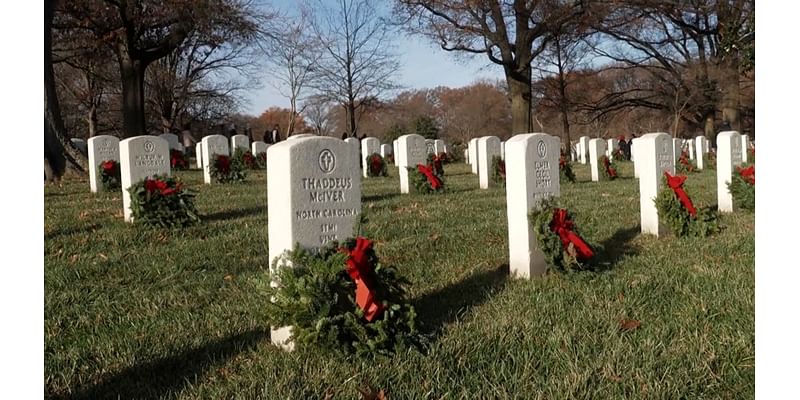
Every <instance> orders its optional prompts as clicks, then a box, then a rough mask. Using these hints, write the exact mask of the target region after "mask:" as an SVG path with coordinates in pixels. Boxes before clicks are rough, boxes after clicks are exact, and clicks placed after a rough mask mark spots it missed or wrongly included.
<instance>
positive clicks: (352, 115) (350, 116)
mask: <svg viewBox="0 0 800 400" xmlns="http://www.w3.org/2000/svg"><path fill="white" fill-rule="evenodd" d="M347 125H348V126H347V127H348V128H349V129H350V134H351V135H358V129H357V128H356V105H355V101H354V100H350V101H349V102H348V103H347Z"/></svg>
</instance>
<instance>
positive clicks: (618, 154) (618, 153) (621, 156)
mask: <svg viewBox="0 0 800 400" xmlns="http://www.w3.org/2000/svg"><path fill="white" fill-rule="evenodd" d="M611 155H612V156H613V158H614V161H615V162H617V161H619V162H628V161H630V160H628V159H626V158H625V153H623V152H622V149H620V148H619V147H617V148H616V149H614V151H612V152H611Z"/></svg>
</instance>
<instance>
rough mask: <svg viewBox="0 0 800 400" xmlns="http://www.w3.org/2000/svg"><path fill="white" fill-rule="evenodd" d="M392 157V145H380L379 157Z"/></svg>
mask: <svg viewBox="0 0 800 400" xmlns="http://www.w3.org/2000/svg"><path fill="white" fill-rule="evenodd" d="M390 155H392V145H390V144H382V145H381V157H383V158H386V157H388V156H390Z"/></svg>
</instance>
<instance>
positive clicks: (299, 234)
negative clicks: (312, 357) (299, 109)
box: [267, 136, 361, 349]
mask: <svg viewBox="0 0 800 400" xmlns="http://www.w3.org/2000/svg"><path fill="white" fill-rule="evenodd" d="M358 164H359V160H358V156H357V154H356V153H354V152H353V147H352V145H350V144H347V143H345V142H343V141H342V140H339V139H335V138H332V137H324V136H314V137H304V138H297V139H294V140H287V141H283V142H280V143H278V144H275V145H272V146H270V147H269V149H268V150H267V165H268V166H267V218H268V219H267V220H268V221H269V222H268V237H269V260H270V266H271V265H272V261H273V260H275V259H276V258H278V257H280V256H282V255H283V254H284V252H285V251H287V250H292V249H293V248H294V247H295V245H299V246H300V247H302V248H304V249H306V250H309V251H311V252H317V251H319V249H320V248H321V247H323V246H324V245H325V244H327V243H328V242H331V241H334V240H337V241H341V240H344V239H347V238H349V237H354V236H356V234H357V232H356V231H355V227H356V226H357V222H358V218H359V215H360V214H361V178H360V177H359V174H358ZM279 265H281V264H279ZM271 330H272V332H271V339H272V343H273V344H276V345H279V346H282V347H284V348H287V349H291V348H292V347H293V345H292V343H291V342H288V339H289V338H290V337H291V327H272V329H271Z"/></svg>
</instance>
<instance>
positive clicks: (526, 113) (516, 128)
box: [506, 68, 531, 135]
mask: <svg viewBox="0 0 800 400" xmlns="http://www.w3.org/2000/svg"><path fill="white" fill-rule="evenodd" d="M506 82H507V83H508V90H509V92H510V94H511V134H512V135H516V134H518V133H528V132H530V131H531V69H530V68H526V69H524V70H523V71H522V72H518V71H510V72H509V71H507V72H506Z"/></svg>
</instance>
